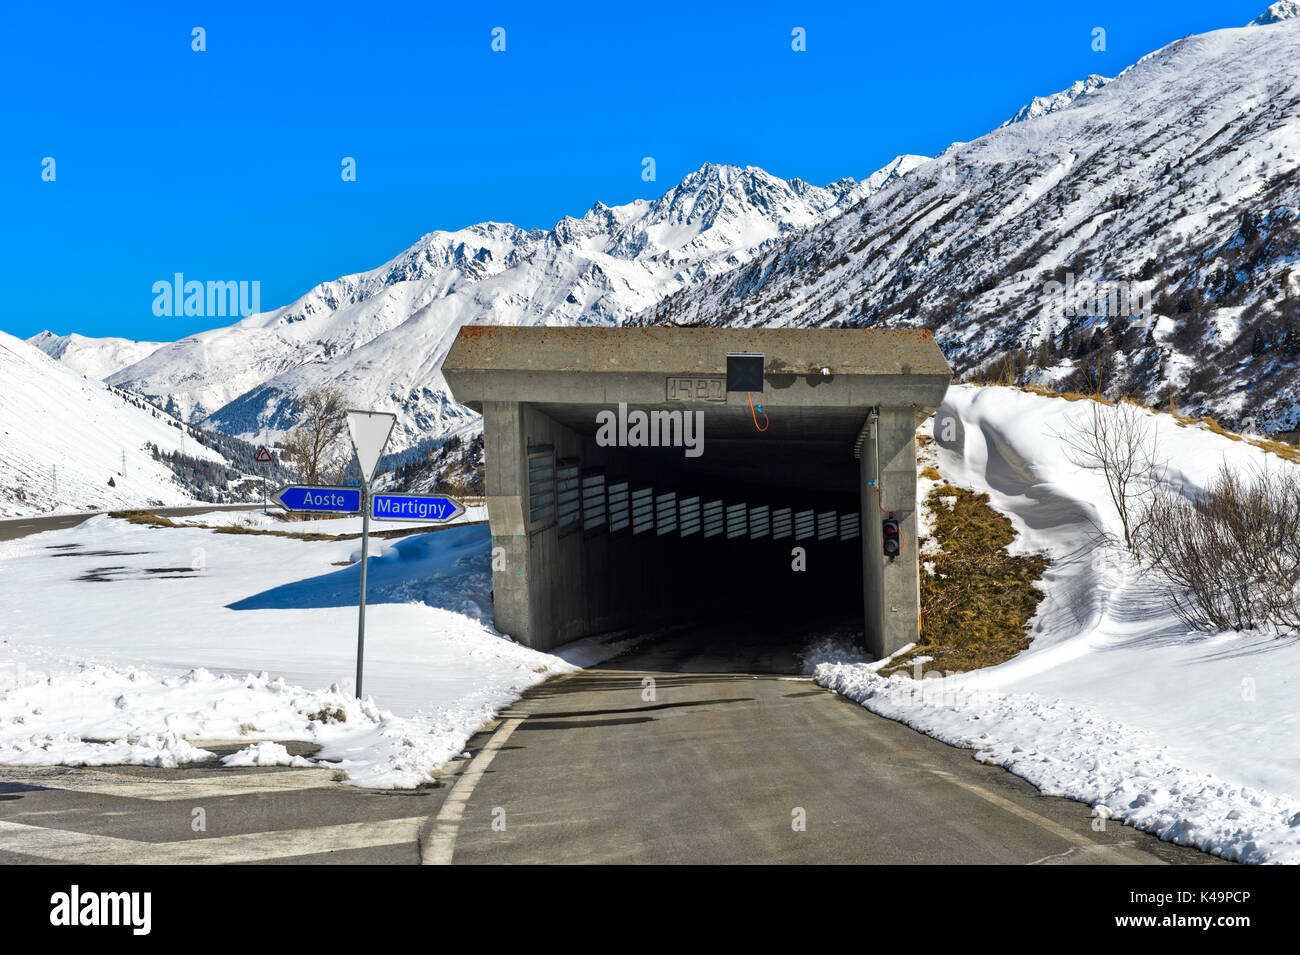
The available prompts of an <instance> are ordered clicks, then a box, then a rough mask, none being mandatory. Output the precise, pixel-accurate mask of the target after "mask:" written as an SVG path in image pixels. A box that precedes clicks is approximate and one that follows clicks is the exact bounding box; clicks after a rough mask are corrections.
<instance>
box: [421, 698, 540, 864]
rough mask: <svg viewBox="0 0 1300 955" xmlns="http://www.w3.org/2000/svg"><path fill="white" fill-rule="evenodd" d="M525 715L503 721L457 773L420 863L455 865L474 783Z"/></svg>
mask: <svg viewBox="0 0 1300 955" xmlns="http://www.w3.org/2000/svg"><path fill="white" fill-rule="evenodd" d="M523 721H524V718H523V717H522V716H516V717H511V718H509V719H506V720H504V721H502V723H501V725H500V726H498V727H497V729H496V732H494V733H493V734H492V738H491V739H489V740H488V741H487V743H486V744H485V745H484V746H483V748H482V749H481V750H480V751H479V753H478V755H477V756H475V757H474V758H473V759H472V760H470V764H469V765H468V766H466V767H465V769H464V770H463V771H462V772H461V773H460V775H459V776H457V777H456V782H454V783H453V784H452V787H451V792H449V793H448V794H447V798H446V799H445V800H444V801H443V804H442V807H441V808H440V809H439V810H438V814H437V815H436V816H435V817H434V819H433V826H432V827H431V829H430V832H429V837H428V839H426V840H424V841H422V842H421V843H420V865H451V860H452V856H453V855H454V854H455V852H456V835H457V833H458V832H459V831H460V822H461V820H462V819H463V818H464V816H465V807H466V806H467V805H468V804H469V799H470V796H472V795H473V794H474V787H475V786H477V785H478V781H479V780H480V779H482V778H483V775H484V773H486V772H487V768H488V767H489V766H490V765H492V760H493V759H495V758H496V755H497V752H498V751H499V750H500V749H501V748H502V747H503V746H505V744H506V740H508V739H509V738H510V734H511V733H513V732H514V731H515V730H516V729H517V728H518V727H519V724H520V723H522V722H523Z"/></svg>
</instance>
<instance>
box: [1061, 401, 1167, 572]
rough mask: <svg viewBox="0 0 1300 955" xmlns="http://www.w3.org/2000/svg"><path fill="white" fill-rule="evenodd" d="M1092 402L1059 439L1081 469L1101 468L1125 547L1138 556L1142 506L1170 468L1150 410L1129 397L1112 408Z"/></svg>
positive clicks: (1072, 460) (1143, 510)
mask: <svg viewBox="0 0 1300 955" xmlns="http://www.w3.org/2000/svg"><path fill="white" fill-rule="evenodd" d="M1088 404H1089V405H1090V413H1089V414H1087V415H1084V416H1082V417H1081V418H1079V419H1076V420H1075V422H1074V431H1073V432H1072V433H1070V434H1066V435H1060V436H1058V437H1060V438H1061V440H1062V441H1063V442H1064V443H1065V446H1066V454H1067V456H1068V457H1069V459H1070V461H1071V462H1072V463H1073V464H1074V465H1075V466H1076V467H1081V468H1090V469H1100V470H1101V472H1102V475H1103V476H1104V477H1105V479H1106V490H1107V491H1108V492H1109V493H1110V499H1111V503H1113V504H1114V505H1115V510H1116V512H1117V513H1118V514H1119V521H1120V526H1121V527H1122V528H1123V532H1124V546H1125V547H1127V548H1128V549H1129V550H1130V551H1131V552H1132V553H1133V554H1135V555H1137V554H1139V552H1140V545H1141V541H1142V535H1141V534H1139V533H1138V531H1139V530H1140V528H1139V524H1140V522H1141V520H1142V515H1143V513H1144V512H1145V508H1144V507H1143V505H1144V504H1145V502H1146V501H1147V500H1148V499H1150V497H1151V496H1152V495H1153V494H1154V493H1155V491H1156V488H1157V487H1158V486H1159V483H1160V481H1161V480H1162V479H1163V477H1164V472H1165V466H1164V464H1163V463H1161V462H1160V461H1159V460H1158V459H1157V457H1156V439H1157V427H1156V425H1155V424H1154V423H1153V422H1152V419H1151V415H1150V414H1149V413H1148V412H1147V410H1146V409H1145V408H1142V407H1140V406H1138V405H1135V404H1130V403H1129V402H1127V401H1121V402H1118V403H1117V404H1115V405H1113V406H1112V405H1105V404H1102V403H1101V402H1099V401H1091V402H1088Z"/></svg>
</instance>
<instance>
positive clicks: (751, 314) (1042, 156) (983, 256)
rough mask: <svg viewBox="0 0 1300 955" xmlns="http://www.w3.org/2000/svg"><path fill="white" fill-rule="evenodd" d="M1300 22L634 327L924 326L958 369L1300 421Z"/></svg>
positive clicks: (936, 178) (868, 210)
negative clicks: (662, 323)
mask: <svg viewBox="0 0 1300 955" xmlns="http://www.w3.org/2000/svg"><path fill="white" fill-rule="evenodd" d="M1293 7H1295V4H1290V5H1288V4H1286V3H1283V4H1275V5H1274V6H1273V7H1272V8H1270V14H1269V16H1270V17H1271V18H1272V19H1273V21H1274V22H1270V23H1268V24H1266V25H1252V26H1250V27H1247V28H1237V29H1228V30H1219V31H1216V32H1213V33H1208V34H1204V35H1200V36H1191V37H1187V38H1185V39H1182V40H1179V41H1177V42H1175V43H1172V44H1170V45H1169V46H1167V47H1165V48H1163V49H1161V50H1159V51H1157V52H1155V53H1153V54H1150V55H1148V56H1147V57H1144V58H1143V59H1142V60H1141V61H1139V62H1138V63H1137V64H1135V65H1133V66H1131V67H1129V68H1128V69H1127V70H1125V71H1124V72H1123V73H1122V74H1120V76H1118V77H1116V78H1115V79H1114V80H1112V81H1109V82H1106V83H1104V84H1094V85H1093V88H1092V89H1091V90H1090V91H1088V92H1087V93H1086V94H1084V93H1081V94H1080V95H1078V96H1075V97H1073V99H1072V100H1071V101H1070V102H1069V103H1068V104H1065V105H1057V106H1053V107H1052V108H1051V109H1050V110H1048V109H1047V107H1046V106H1044V107H1043V108H1042V109H1040V110H1039V112H1040V114H1041V115H1038V116H1037V117H1035V118H1033V119H1031V120H1029V121H1022V122H1015V123H1009V124H1006V125H1005V126H1003V127H1001V128H999V129H996V130H994V131H993V132H991V133H989V134H987V135H985V136H983V137H980V138H979V139H976V140H974V141H972V142H969V143H960V144H955V145H954V146H953V147H950V148H949V149H948V150H946V151H945V152H944V153H943V154H942V155H941V156H939V157H938V158H936V159H933V160H931V161H930V162H928V163H925V164H923V165H921V166H920V167H918V168H916V169H915V170H913V171H912V172H911V173H910V174H909V175H908V176H907V177H906V178H904V179H903V180H902V181H900V182H896V183H894V184H892V185H889V186H887V187H886V188H884V189H881V190H880V191H878V192H877V193H875V194H874V195H872V196H870V197H868V198H867V199H865V200H864V201H862V202H861V203H859V204H858V205H857V206H854V207H852V208H849V209H846V210H845V211H844V212H843V213H842V214H840V215H838V216H836V217H835V218H833V219H831V220H829V221H827V222H825V223H822V224H819V225H817V226H815V227H813V228H811V229H809V230H808V231H806V232H804V233H801V234H798V235H795V236H792V237H790V238H789V239H787V240H786V241H783V242H780V243H778V244H777V245H775V246H773V247H771V248H769V249H767V250H764V251H763V252H762V253H761V254H760V255H758V256H757V257H756V258H755V259H754V261H752V262H750V263H749V264H747V265H744V266H742V267H739V268H737V269H735V270H733V271H731V272H729V273H727V274H725V275H721V276H716V277H713V278H710V279H708V280H706V281H705V282H704V283H703V284H702V285H701V286H698V287H695V288H692V289H690V290H687V291H684V292H680V293H677V294H675V295H674V296H672V297H671V298H669V299H667V300H665V301H664V302H663V303H661V304H660V305H658V306H657V307H656V308H654V309H651V310H647V311H646V312H645V313H643V314H642V315H641V316H638V317H637V319H636V320H635V321H636V322H637V323H653V322H659V321H675V322H679V323H683V324H695V323H702V324H708V325H718V324H739V325H764V324H793V325H798V326H818V325H871V326H892V327H926V328H930V329H933V330H934V331H935V333H936V335H937V337H938V338H939V341H940V343H941V345H942V346H943V348H944V350H945V352H946V354H947V355H948V357H949V359H950V360H951V361H952V362H953V363H954V365H955V366H956V367H957V368H958V370H959V371H963V372H979V371H983V372H984V373H986V374H989V375H992V376H993V377H997V378H1002V377H1009V378H1019V379H1020V380H1037V381H1052V382H1054V383H1058V384H1068V385H1069V386H1071V387H1075V388H1079V389H1088V390H1092V389H1095V388H1097V387H1101V388H1102V389H1103V390H1106V391H1107V392H1108V393H1111V394H1117V393H1136V394H1140V395H1144V396H1146V397H1148V398H1151V399H1158V400H1160V401H1161V402H1162V403H1163V402H1164V401H1166V400H1172V401H1173V402H1175V403H1176V404H1177V405H1178V406H1180V407H1181V408H1183V409H1184V410H1189V411H1193V412H1195V413H1197V414H1206V413H1208V414H1213V415H1215V416H1216V417H1219V418H1221V419H1222V420H1225V421H1226V422H1227V423H1229V424H1231V425H1234V426H1236V427H1239V428H1240V427H1250V426H1252V425H1253V426H1255V427H1259V428H1266V429H1282V428H1287V427H1296V424H1297V419H1300V269H1297V268H1296V267H1295V260H1296V258H1297V255H1298V254H1300V171H1298V167H1300V19H1298V18H1296V17H1295V16H1294V15H1292V14H1293V12H1294V11H1293V10H1292V9H1291V8H1293ZM1086 85H1087V84H1086V81H1085V86H1086ZM1062 95H1065V94H1062ZM1031 109H1032V107H1031ZM1022 112H1023V111H1022Z"/></svg>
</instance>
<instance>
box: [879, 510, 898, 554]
mask: <svg viewBox="0 0 1300 955" xmlns="http://www.w3.org/2000/svg"><path fill="white" fill-rule="evenodd" d="M880 527H881V530H882V532H883V534H884V544H885V556H886V557H888V558H890V559H891V560H892V559H893V558H895V557H897V556H898V555H899V554H901V553H902V552H903V531H902V528H901V527H900V526H899V522H898V521H896V520H895V519H894V518H892V517H890V518H886V519H885V520H883V521H881V523H880Z"/></svg>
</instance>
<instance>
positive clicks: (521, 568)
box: [483, 401, 534, 646]
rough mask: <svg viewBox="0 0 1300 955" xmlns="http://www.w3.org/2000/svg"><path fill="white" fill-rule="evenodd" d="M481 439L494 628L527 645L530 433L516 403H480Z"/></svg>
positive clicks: (529, 620)
mask: <svg viewBox="0 0 1300 955" xmlns="http://www.w3.org/2000/svg"><path fill="white" fill-rule="evenodd" d="M483 439H484V442H485V444H484V449H483V450H484V469H485V470H484V475H483V477H484V483H485V485H486V488H485V493H486V496H487V507H488V519H489V524H490V527H491V531H492V555H493V574H492V590H493V594H492V601H493V604H494V607H495V609H494V616H495V623H496V628H497V629H498V630H500V631H501V632H502V633H506V634H509V635H510V636H512V637H514V638H515V639H516V640H518V641H519V642H521V643H524V644H528V645H529V646H531V645H532V644H533V637H534V634H533V632H532V626H533V614H532V612H531V600H530V594H529V589H530V586H531V582H532V577H533V575H532V574H530V573H529V572H528V570H529V568H528V559H529V547H528V521H527V517H526V513H525V508H526V507H527V506H528V477H527V467H528V459H527V454H526V449H527V447H528V436H527V433H526V431H525V428H524V415H523V407H522V406H521V405H520V403H519V402H517V401H485V402H483ZM498 548H499V549H498ZM498 558H500V559H498ZM498 568H500V569H498Z"/></svg>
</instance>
